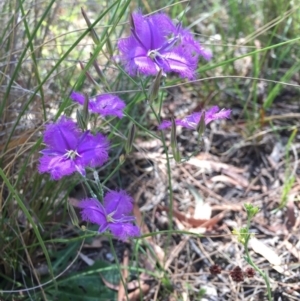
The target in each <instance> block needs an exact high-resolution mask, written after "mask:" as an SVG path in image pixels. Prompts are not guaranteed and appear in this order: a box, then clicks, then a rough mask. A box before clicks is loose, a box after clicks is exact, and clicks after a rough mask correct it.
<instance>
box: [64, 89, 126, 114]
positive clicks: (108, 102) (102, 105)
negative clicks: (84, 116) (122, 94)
mask: <svg viewBox="0 0 300 301" xmlns="http://www.w3.org/2000/svg"><path fill="white" fill-rule="evenodd" d="M70 98H71V99H72V100H74V101H75V102H77V103H79V104H81V105H83V104H84V101H85V97H84V95H83V94H81V93H78V92H75V91H73V92H72V93H71V95H70ZM125 106H126V105H125V103H124V101H123V100H121V99H120V98H119V97H118V96H116V95H113V94H102V95H97V96H96V97H93V98H90V99H89V106H88V108H89V110H90V111H91V112H93V113H97V114H101V115H103V116H108V115H110V116H117V117H119V118H122V117H123V115H124V114H123V109H124V108H125Z"/></svg>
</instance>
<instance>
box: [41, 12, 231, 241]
mask: <svg viewBox="0 0 300 301" xmlns="http://www.w3.org/2000/svg"><path fill="white" fill-rule="evenodd" d="M118 47H119V50H120V53H121V55H120V58H121V61H122V63H123V64H124V66H125V70H126V71H127V72H128V73H129V75H131V76H133V75H140V74H144V75H146V76H149V75H157V74H161V73H162V74H163V75H166V73H167V72H174V73H177V74H178V75H179V76H181V77H183V78H188V79H192V78H194V77H195V74H196V68H197V65H198V60H199V57H200V56H202V57H204V59H206V60H209V59H211V57H212V54H211V52H210V51H207V50H205V49H204V48H203V47H202V46H201V45H200V44H199V43H198V42H197V41H196V40H195V39H194V37H193V35H192V34H191V32H190V31H188V30H187V29H184V28H182V26H181V24H180V23H178V24H177V25H175V24H174V23H173V21H172V20H171V19H170V18H169V17H168V16H167V15H165V14H162V13H158V14H154V15H151V16H148V17H145V16H143V15H142V14H141V13H140V12H136V13H133V14H132V15H131V35H130V36H129V37H127V38H124V39H120V40H119V42H118ZM70 98H71V99H72V100H73V101H75V102H76V103H78V104H81V105H83V106H84V107H85V108H87V109H88V110H89V111H90V112H91V113H96V114H100V115H102V116H104V117H105V116H115V117H118V118H122V117H123V116H124V113H123V110H124V108H125V103H124V101H123V100H121V99H120V98H119V97H117V96H116V95H113V94H102V95H97V96H96V97H93V98H89V99H88V98H87V97H86V96H85V95H83V94H81V93H79V92H75V91H73V92H72V93H71V95H70ZM202 114H203V112H197V113H193V114H191V115H189V116H187V117H185V118H183V119H179V120H176V121H175V124H176V125H180V126H183V127H186V128H189V129H196V128H197V127H198V125H199V124H200V123H205V124H208V123H209V122H211V121H212V120H216V119H222V118H228V117H229V115H230V110H224V109H223V110H221V111H220V110H219V108H218V107H217V106H215V107H212V108H211V109H209V110H207V111H206V112H205V118H204V117H203V118H202V120H204V122H203V121H201V116H202ZM86 115H88V114H86ZM79 121H80V119H79V120H78V123H79V124H81V123H80V122H79ZM200 121H201V122H200ZM171 126H172V122H171V121H163V122H162V123H161V124H160V125H159V127H158V128H159V129H161V130H162V129H165V128H168V127H171ZM82 127H83V128H86V126H85V125H83V126H82ZM43 141H44V144H45V145H46V147H45V149H43V150H42V151H41V154H42V157H41V158H40V164H39V167H38V169H39V172H40V173H49V174H50V176H51V179H53V180H59V179H61V178H62V177H64V176H69V175H71V174H73V173H75V172H78V173H79V174H80V175H81V176H82V177H84V178H85V177H86V168H96V167H100V166H102V165H103V164H104V163H105V162H107V161H108V159H109V155H108V151H109V141H108V139H107V137H106V136H104V135H102V134H101V133H96V134H92V133H91V132H90V131H88V130H83V129H81V128H80V127H79V126H78V125H77V124H76V123H75V122H74V121H73V120H71V119H70V118H68V117H65V116H63V117H61V118H60V119H59V120H58V121H57V122H56V123H53V124H49V125H47V126H46V129H45V132H44V140H43ZM85 180H86V178H85ZM98 184H99V185H101V183H98ZM78 207H79V208H81V215H82V219H83V220H85V221H89V222H91V223H94V224H97V225H99V232H100V233H103V232H105V231H106V230H110V232H111V233H112V234H113V235H114V236H115V237H117V238H119V239H121V240H125V239H127V238H129V237H136V236H139V235H140V230H139V228H138V227H137V226H135V225H134V224H133V222H134V220H135V218H134V217H133V216H132V215H130V213H131V211H132V209H133V199H132V198H131V197H130V196H129V195H127V194H126V192H125V191H110V192H107V193H106V195H105V196H104V198H103V200H101V201H99V200H98V199H96V198H94V197H93V198H87V199H84V200H82V201H81V202H79V205H78Z"/></svg>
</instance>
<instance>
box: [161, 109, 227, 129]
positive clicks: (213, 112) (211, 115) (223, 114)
mask: <svg viewBox="0 0 300 301" xmlns="http://www.w3.org/2000/svg"><path fill="white" fill-rule="evenodd" d="M230 113H231V110H224V109H222V110H221V111H219V107H218V106H214V107H212V108H210V109H209V110H207V111H205V124H208V123H210V122H211V121H213V120H217V119H224V118H228V117H229V116H230ZM201 114H202V113H201V112H196V113H193V114H191V115H188V116H186V117H185V118H183V119H177V120H176V121H175V123H176V125H181V126H183V127H185V128H188V129H192V130H195V129H196V128H197V125H198V123H199V122H200V118H201ZM171 126H172V122H171V121H169V120H164V121H163V122H162V123H161V124H160V125H159V126H158V129H159V130H163V129H166V128H169V127H171Z"/></svg>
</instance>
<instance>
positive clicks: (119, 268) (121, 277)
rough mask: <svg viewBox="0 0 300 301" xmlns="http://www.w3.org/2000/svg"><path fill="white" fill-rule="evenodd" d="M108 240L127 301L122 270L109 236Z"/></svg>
mask: <svg viewBox="0 0 300 301" xmlns="http://www.w3.org/2000/svg"><path fill="white" fill-rule="evenodd" d="M108 240H109V244H110V249H111V252H112V254H113V256H114V258H115V261H116V264H117V266H118V271H119V272H120V279H121V282H122V284H123V287H124V291H125V295H126V300H129V296H128V291H127V288H126V284H125V280H124V279H123V275H122V270H121V268H122V267H121V265H120V262H119V259H118V257H117V253H116V251H115V247H114V244H113V241H112V237H111V236H109V237H108Z"/></svg>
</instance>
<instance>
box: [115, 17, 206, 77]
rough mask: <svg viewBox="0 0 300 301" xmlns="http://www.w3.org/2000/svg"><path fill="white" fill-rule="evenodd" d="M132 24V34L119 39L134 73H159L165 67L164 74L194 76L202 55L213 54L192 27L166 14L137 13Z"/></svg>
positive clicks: (120, 48) (129, 71)
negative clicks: (178, 23) (203, 44)
mask: <svg viewBox="0 0 300 301" xmlns="http://www.w3.org/2000/svg"><path fill="white" fill-rule="evenodd" d="M132 23H133V24H132V27H133V28H131V33H132V34H131V36H129V37H128V38H125V39H120V40H119V42H118V47H119V50H120V52H121V59H122V61H123V63H124V65H125V69H126V71H127V72H128V73H129V74H130V75H136V74H137V73H142V74H145V75H156V74H157V72H158V71H159V70H160V69H162V70H163V72H164V73H167V72H175V73H178V74H179V75H180V76H181V77H186V78H189V79H192V78H194V77H195V70H196V68H197V64H198V58H199V55H202V56H203V57H204V58H206V59H209V58H210V57H211V55H210V54H208V52H205V50H204V49H203V47H202V46H201V45H200V44H199V43H198V42H196V41H195V40H194V38H193V36H192V34H191V33H190V32H189V31H188V30H186V29H182V28H181V25H178V26H175V25H174V24H173V22H172V20H171V19H170V18H169V17H168V16H167V15H165V14H160V13H159V14H154V15H152V16H149V17H144V16H143V15H142V14H141V13H139V12H137V13H134V14H132Z"/></svg>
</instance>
